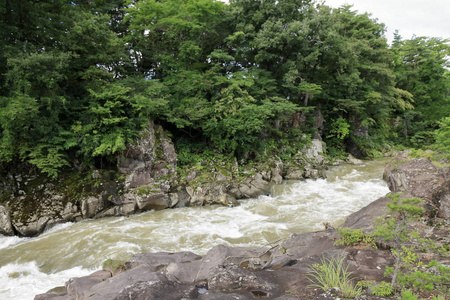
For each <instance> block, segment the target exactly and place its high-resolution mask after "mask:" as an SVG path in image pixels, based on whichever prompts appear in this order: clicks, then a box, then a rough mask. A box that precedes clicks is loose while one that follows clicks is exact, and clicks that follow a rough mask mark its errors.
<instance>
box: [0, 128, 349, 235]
mask: <svg viewBox="0 0 450 300" xmlns="http://www.w3.org/2000/svg"><path fill="white" fill-rule="evenodd" d="M354 162H355V163H358V161H354ZM325 169H326V162H325V158H324V150H323V143H322V142H321V141H320V140H318V139H313V140H311V141H309V142H307V143H305V146H303V147H302V148H301V149H298V151H297V154H295V155H294V156H293V157H292V159H290V160H289V161H282V160H281V159H280V158H279V157H278V156H271V157H266V158H265V159H264V160H263V161H259V162H255V163H250V164H246V165H242V164H238V162H237V161H236V160H234V161H218V160H217V161H214V160H210V161H203V162H200V163H198V164H197V165H194V166H192V167H190V168H184V169H180V168H177V153H176V151H175V147H174V145H173V143H172V141H171V140H170V138H169V137H168V136H167V134H166V133H165V131H164V130H163V128H162V127H161V126H159V125H155V124H153V123H151V122H150V123H149V124H148V126H147V128H146V129H145V130H144V131H143V132H142V135H141V138H140V139H138V140H136V141H135V142H134V143H133V144H129V145H128V146H127V149H126V150H125V151H124V153H123V156H122V158H121V160H120V162H119V165H118V167H117V169H115V170H104V169H98V170H93V171H90V172H81V171H76V170H68V171H67V172H65V173H64V174H61V176H60V177H58V179H52V178H48V177H46V176H44V175H43V174H40V173H39V172H38V171H37V170H35V169H33V168H31V167H30V166H22V167H19V168H16V169H14V170H3V172H2V174H0V191H1V192H0V234H3V235H19V236H35V235H38V234H39V233H42V232H43V231H45V230H46V229H48V228H50V227H52V226H54V225H55V224H59V223H63V222H76V221H80V220H83V219H88V218H101V217H108V216H127V215H130V214H134V213H139V212H143V211H147V210H152V209H166V208H177V207H184V206H202V205H212V204H220V205H228V206H235V205H238V204H239V203H238V202H237V200H239V199H245V198H255V197H257V196H259V195H262V194H267V193H268V192H269V189H270V186H271V184H273V183H280V182H281V181H282V180H283V179H289V180H300V179H305V178H321V177H324V176H325V172H324V171H325Z"/></svg>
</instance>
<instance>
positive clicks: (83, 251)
mask: <svg viewBox="0 0 450 300" xmlns="http://www.w3.org/2000/svg"><path fill="white" fill-rule="evenodd" d="M384 162H385V161H384V160H377V161H369V162H365V163H364V165H361V166H353V165H344V166H339V167H333V168H331V169H330V170H329V171H328V172H327V176H328V178H327V179H326V180H324V179H318V180H306V181H300V182H298V181H297V182H284V183H283V184H280V185H275V186H273V187H272V191H271V195H269V196H261V197H259V198H257V199H250V200H243V201H241V202H240V203H241V205H240V206H238V207H233V208H229V207H221V206H213V207H190V208H179V209H173V210H162V211H151V212H147V213H143V214H139V215H134V216H131V217H127V218H125V217H115V218H105V219H100V220H87V221H83V222H80V223H76V224H73V223H67V224H63V225H59V226H56V227H54V228H52V229H51V230H49V231H47V232H45V233H44V234H42V235H40V236H39V237H36V238H18V237H4V236H1V235H0V278H1V280H0V300H2V299H24V300H26V299H33V297H34V295H36V294H39V293H43V292H46V291H47V290H48V289H50V288H53V287H55V286H60V285H64V283H65V282H66V281H67V280H68V279H69V278H71V277H79V276H83V275H87V274H89V273H91V272H92V271H94V270H97V269H98V268H100V267H101V265H102V263H103V262H104V261H105V260H106V259H108V258H112V259H120V260H126V259H128V258H129V257H131V256H132V255H133V254H134V253H139V252H155V251H169V252H175V251H193V252H195V253H198V254H204V253H206V251H208V249H210V248H211V247H213V246H214V245H217V244H226V245H234V246H263V245H269V243H275V242H276V241H277V240H279V239H282V238H286V237H288V236H289V235H290V234H291V233H294V232H296V233H300V232H306V231H314V230H320V229H323V224H322V223H323V222H329V223H331V224H332V225H335V226H336V225H339V224H341V223H342V222H343V221H344V220H345V217H346V216H348V215H349V214H351V213H352V212H355V211H357V210H358V209H360V208H362V207H364V206H366V205H367V204H369V203H370V202H372V201H374V200H376V199H377V198H379V197H381V196H383V195H385V194H386V193H387V192H388V188H387V186H386V184H385V183H384V182H383V180H382V179H381V176H382V172H383V166H384Z"/></svg>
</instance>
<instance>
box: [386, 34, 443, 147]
mask: <svg viewBox="0 0 450 300" xmlns="http://www.w3.org/2000/svg"><path fill="white" fill-rule="evenodd" d="M392 51H393V53H394V66H393V67H394V71H395V75H396V80H397V87H398V88H401V89H403V90H407V91H409V92H410V93H411V94H412V97H413V98H414V102H415V104H414V105H415V110H414V111H406V112H404V113H403V112H400V113H398V114H397V118H398V120H399V121H398V122H397V123H398V124H399V125H398V126H397V128H398V132H399V134H400V136H402V137H403V139H402V140H403V141H405V142H407V143H409V144H410V145H414V146H421V145H426V144H430V143H432V142H433V136H432V134H431V132H432V130H434V129H436V128H437V121H439V120H440V119H442V118H443V117H445V116H448V115H449V114H450V98H449V91H450V78H449V76H448V71H447V70H448V68H449V66H450V65H449V61H448V55H449V54H450V46H449V45H448V40H444V39H439V38H427V37H414V38H412V39H410V40H402V39H401V37H400V35H399V34H398V33H396V35H395V39H394V43H393V44H392Z"/></svg>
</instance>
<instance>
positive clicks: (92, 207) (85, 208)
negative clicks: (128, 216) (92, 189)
mask: <svg viewBox="0 0 450 300" xmlns="http://www.w3.org/2000/svg"><path fill="white" fill-rule="evenodd" d="M105 208H106V203H105V202H104V201H103V199H102V198H101V197H95V196H90V197H88V198H86V199H82V200H81V214H82V215H83V217H84V218H92V217H93V216H95V215H96V214H97V213H98V212H100V211H101V210H103V209H105Z"/></svg>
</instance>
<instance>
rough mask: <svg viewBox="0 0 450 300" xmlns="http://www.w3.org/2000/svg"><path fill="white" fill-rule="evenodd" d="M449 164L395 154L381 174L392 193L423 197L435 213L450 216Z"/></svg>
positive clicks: (440, 215) (448, 218) (447, 218)
mask: <svg viewBox="0 0 450 300" xmlns="http://www.w3.org/2000/svg"><path fill="white" fill-rule="evenodd" d="M449 174H450V167H445V168H438V167H436V166H434V165H433V164H432V163H431V161H430V160H428V159H426V158H419V159H412V160H409V161H406V162H405V161H404V158H397V159H395V160H393V161H392V162H391V163H390V164H388V165H387V166H386V168H385V171H384V175H383V178H384V179H385V180H386V182H387V184H388V186H389V189H390V190H391V191H392V192H394V193H399V192H401V193H404V194H405V196H408V197H418V198H421V199H424V200H425V201H426V202H428V203H430V204H431V205H432V206H434V207H436V208H437V215H438V216H439V217H441V218H444V219H446V220H450V176H449Z"/></svg>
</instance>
